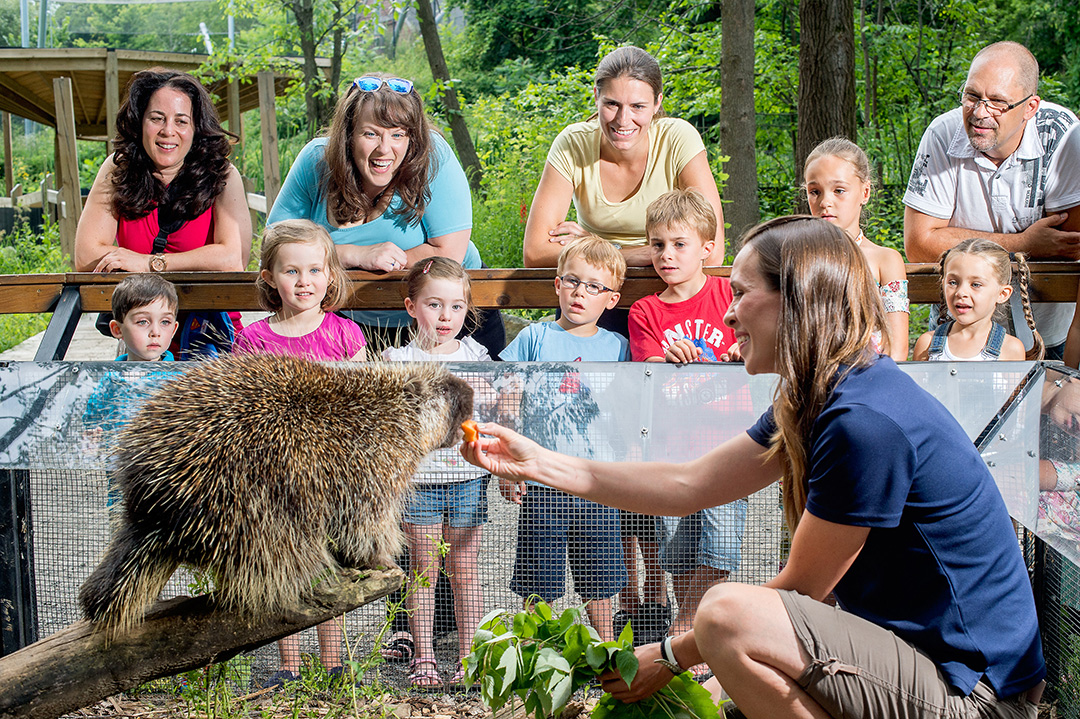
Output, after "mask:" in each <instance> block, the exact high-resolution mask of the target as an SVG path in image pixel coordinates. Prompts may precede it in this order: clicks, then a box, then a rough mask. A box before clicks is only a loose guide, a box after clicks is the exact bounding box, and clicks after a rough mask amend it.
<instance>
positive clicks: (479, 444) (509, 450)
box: [461, 422, 541, 480]
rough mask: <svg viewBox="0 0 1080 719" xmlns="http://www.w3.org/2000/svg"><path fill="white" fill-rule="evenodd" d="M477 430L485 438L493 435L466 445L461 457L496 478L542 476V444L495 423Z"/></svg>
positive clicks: (463, 446)
mask: <svg viewBox="0 0 1080 719" xmlns="http://www.w3.org/2000/svg"><path fill="white" fill-rule="evenodd" d="M477 428H478V429H479V430H480V434H481V435H489V436H487V437H485V436H481V437H480V439H478V440H476V441H475V442H462V444H461V456H463V457H464V458H465V459H467V460H468V461H469V462H471V463H472V464H475V465H476V466H477V467H480V468H481V469H486V470H487V471H488V472H491V473H492V474H494V475H495V476H496V477H503V478H504V479H515V480H523V479H536V478H537V477H538V474H539V468H540V467H539V462H538V461H537V458H538V456H539V455H540V452H541V447H540V445H538V444H537V443H536V442H533V441H532V440H531V439H528V438H526V437H523V436H521V435H520V434H518V433H517V432H515V431H514V430H512V429H507V428H506V427H503V426H502V425H499V424H495V423H494V422H485V423H481V424H479V425H478V426H477Z"/></svg>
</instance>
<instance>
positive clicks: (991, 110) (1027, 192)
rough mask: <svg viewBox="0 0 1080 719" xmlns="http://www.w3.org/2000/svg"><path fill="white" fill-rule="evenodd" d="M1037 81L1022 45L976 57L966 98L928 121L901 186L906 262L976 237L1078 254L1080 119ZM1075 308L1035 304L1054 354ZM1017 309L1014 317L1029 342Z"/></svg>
mask: <svg viewBox="0 0 1080 719" xmlns="http://www.w3.org/2000/svg"><path fill="white" fill-rule="evenodd" d="M1038 82H1039V64H1038V62H1037V61H1036V60H1035V57H1034V56H1033V55H1032V54H1031V52H1030V51H1029V50H1028V49H1027V48H1026V47H1024V46H1023V45H1020V44H1019V43H1014V42H998V43H994V44H993V45H989V46H987V47H985V48H983V49H982V50H980V51H979V53H978V54H976V55H975V58H974V59H973V60H972V62H971V67H970V68H969V70H968V75H967V81H966V82H965V83H964V86H963V87H962V88H961V89H960V91H959V95H958V100H959V105H960V106H959V107H957V108H955V109H953V110H950V111H949V112H946V113H945V114H943V115H940V116H938V117H937V118H936V119H935V120H934V121H933V122H932V123H930V127H928V128H927V130H926V132H925V133H924V134H923V137H922V141H921V142H920V143H919V150H918V153H917V154H916V156H915V164H914V167H913V168H912V170H911V178H910V179H909V181H908V187H907V192H906V193H905V194H904V204H905V205H906V209H905V212H904V249H905V251H906V253H907V258H908V261H910V262H936V261H937V259H938V257H939V256H940V255H941V253H942V252H944V251H945V250H947V249H949V248H950V247H953V246H954V245H956V244H957V243H959V242H960V241H961V240H965V239H968V238H970V237H983V238H986V239H990V240H993V241H994V242H997V243H998V244H999V245H1001V246H1002V247H1004V248H1005V249H1007V250H1009V251H1010V252H1025V253H1027V255H1028V256H1029V257H1030V258H1032V259H1036V260H1039V259H1042V260H1051V259H1052V260H1058V261H1061V260H1076V259H1080V130H1078V129H1077V127H1078V126H1080V125H1078V123H1077V117H1076V115H1075V114H1073V113H1072V112H1071V111H1070V110H1068V109H1066V108H1064V107H1061V106H1060V105H1055V104H1053V103H1050V102H1044V101H1043V100H1041V98H1039V96H1038V94H1037V93H1038ZM1014 295H1016V296H1019V293H1014ZM1073 308H1074V305H1072V304H1069V303H1054V304H1051V303H1042V304H1038V303H1037V304H1035V305H1034V311H1035V322H1036V326H1037V327H1038V329H1039V332H1040V333H1041V334H1042V336H1043V339H1044V340H1045V342H1046V347H1047V358H1048V359H1060V358H1061V354H1062V351H1063V350H1064V345H1065V336H1066V334H1067V332H1068V329H1069V323H1070V321H1071V320H1072V315H1073ZM1018 311H1022V310H1019V307H1014V308H1013V317H1014V322H1013V323H1012V324H1013V325H1014V327H1015V331H1016V334H1017V336H1018V337H1020V339H1021V340H1024V343H1025V345H1026V346H1028V347H1030V346H1031V343H1032V338H1031V335H1030V332H1028V331H1027V326H1026V324H1025V323H1024V322H1023V320H1022V314H1017V312H1018ZM1016 318H1019V321H1015V319H1016ZM1025 335H1026V336H1025Z"/></svg>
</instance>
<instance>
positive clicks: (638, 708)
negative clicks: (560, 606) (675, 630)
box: [464, 601, 718, 719]
mask: <svg viewBox="0 0 1080 719" xmlns="http://www.w3.org/2000/svg"><path fill="white" fill-rule="evenodd" d="M582 611H583V608H582V607H571V608H569V609H566V610H565V611H563V613H562V614H560V615H559V616H557V617H556V616H555V615H554V614H553V613H552V611H551V607H550V606H548V605H547V604H546V603H545V602H540V601H538V602H536V603H535V604H534V605H533V608H532V610H531V611H529V610H526V611H522V612H518V613H517V614H515V615H514V616H513V618H512V619H511V621H510V623H509V624H508V623H507V618H508V615H507V613H506V612H504V611H503V610H495V611H493V612H491V613H489V614H488V615H487V616H486V617H484V619H483V621H481V623H480V627H479V629H477V631H476V636H475V637H473V643H472V653H471V654H469V656H467V657H465V659H464V662H465V682H466V684H467V685H470V686H471V685H472V684H475V683H477V682H479V684H480V696H481V697H482V698H483V701H484V704H486V705H487V706H488V707H490V708H491V709H492V711H497V710H498V709H499V708H500V707H502V706H503V705H504V704H506V703H507V702H508V701H510V702H513V701H515V699H516V700H520V701H521V702H522V704H523V705H524V707H525V712H526V713H527V714H533V715H534V716H535V717H536V719H546V717H551V716H558V714H559V713H560V712H561V711H562V710H563V708H564V707H565V706H566V703H567V702H568V701H569V700H570V697H571V696H573V694H574V692H576V691H577V690H578V689H581V688H582V687H585V686H587V685H590V684H593V683H595V681H596V678H597V677H599V676H600V675H601V674H605V673H607V672H609V671H613V670H616V669H617V670H618V672H619V674H620V675H621V676H622V678H623V679H624V680H625V681H626V683H627V686H629V685H630V683H631V682H632V681H633V680H634V677H635V676H636V675H637V671H638V660H637V656H636V655H635V654H634V648H633V632H632V631H631V629H630V625H629V624H628V625H627V626H626V627H625V628H624V629H623V631H622V634H621V635H619V638H618V640H617V641H614V642H602V641H600V636H599V635H598V634H597V633H596V630H595V629H593V628H592V627H589V626H586V625H584V624H582V622H581V615H582ZM592 716H593V719H624V718H626V717H635V718H636V717H642V719H644V717H658V716H666V717H670V718H672V719H674V718H675V717H678V718H679V719H692V718H695V717H696V718H697V719H706V718H707V717H717V716H718V713H717V709H716V705H715V704H713V702H712V699H711V698H710V696H709V692H708V691H707V690H705V689H704V688H702V687H701V686H699V685H698V684H697V682H695V681H694V680H693V678H692V677H691V676H690V674H689V672H684V673H683V674H681V675H679V676H678V677H676V678H675V679H674V680H672V682H671V683H670V684H668V686H666V687H665V688H664V689H662V690H661V691H659V692H657V693H656V694H654V695H653V696H651V697H649V698H648V699H645V700H643V701H641V702H638V703H636V704H623V703H622V702H620V701H617V700H615V699H613V698H612V697H611V695H610V694H605V695H604V697H603V698H602V699H601V700H600V703H599V705H598V706H597V707H596V709H595V710H594V711H593V714H592Z"/></svg>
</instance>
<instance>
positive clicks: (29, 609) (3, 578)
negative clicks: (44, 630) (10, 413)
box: [0, 469, 37, 656]
mask: <svg viewBox="0 0 1080 719" xmlns="http://www.w3.org/2000/svg"><path fill="white" fill-rule="evenodd" d="M32 527H33V524H32V522H31V516H30V472H28V471H27V470H25V469H0V656H6V655H8V654H11V653H12V652H15V651H18V650H19V649H22V648H23V647H25V646H27V645H29V644H33V643H34V642H35V641H37V591H36V588H35V584H34V549H33V536H32V531H33V530H32Z"/></svg>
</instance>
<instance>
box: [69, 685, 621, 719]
mask: <svg viewBox="0 0 1080 719" xmlns="http://www.w3.org/2000/svg"><path fill="white" fill-rule="evenodd" d="M302 694H303V696H298V695H294V694H290V693H288V692H277V693H275V692H270V691H267V690H261V691H259V692H254V693H252V694H248V695H245V696H240V697H236V698H235V699H233V700H232V701H231V702H230V703H229V704H228V705H227V706H222V705H221V704H220V703H219V704H218V705H217V706H216V707H215V706H214V704H213V703H210V704H207V703H206V702H205V700H203V701H196V702H193V701H190V700H184V699H181V698H179V697H176V696H171V695H146V696H139V697H137V698H128V697H126V696H124V695H120V696H116V697H109V698H108V699H106V700H103V701H100V702H98V703H97V704H95V705H93V706H89V707H86V708H84V709H81V710H79V711H78V712H75V713H73V714H69V715H68V717H114V718H121V717H122V718H125V719H178V718H180V717H184V718H189V717H215V716H216V717H221V718H222V719H228V718H230V717H231V718H235V719H240V718H241V717H259V719H301V718H303V717H313V718H316V717H317V718H322V717H339V716H340V717H364V718H366V717H371V718H380V719H382V718H385V719H409V718H411V717H425V718H427V719H473V718H474V717H490V716H494V717H497V718H498V719H525V714H524V712H523V710H522V708H521V707H520V705H519V706H517V707H516V708H515V710H514V711H511V710H510V707H504V708H503V709H501V710H500V711H499V712H497V713H495V714H494V715H493V714H492V712H491V711H490V710H488V709H487V708H485V707H484V705H483V703H482V702H481V701H480V696H479V694H477V693H476V692H471V693H461V694H445V693H441V692H440V693H430V694H411V695H395V694H391V693H378V692H376V693H371V692H366V691H362V690H358V691H357V692H356V695H355V698H356V703H355V707H354V704H353V697H352V696H351V692H349V691H344V692H341V691H339V692H329V691H323V692H315V693H312V694H307V693H306V692H304V693H302ZM599 698H600V695H599V693H595V694H594V695H591V696H587V697H582V698H580V699H575V700H572V701H571V702H570V704H569V705H568V706H567V708H566V710H565V711H564V712H563V714H562V718H561V719H575V717H587V716H588V715H589V711H590V710H591V709H592V708H593V707H594V706H595V705H596V702H597V701H598V700H599Z"/></svg>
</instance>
